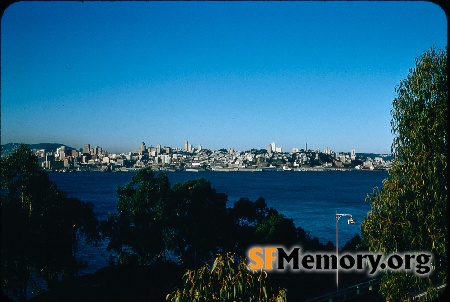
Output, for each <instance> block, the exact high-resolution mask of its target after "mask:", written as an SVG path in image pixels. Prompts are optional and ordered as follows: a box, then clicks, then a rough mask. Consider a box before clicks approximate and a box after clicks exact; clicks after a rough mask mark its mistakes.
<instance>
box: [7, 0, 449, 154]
mask: <svg viewBox="0 0 450 302" xmlns="http://www.w3.org/2000/svg"><path fill="white" fill-rule="evenodd" d="M380 16H382V18H381V17H380ZM411 20H414V22H411ZM1 25H2V26H1V69H2V78H1V81H2V82H1V86H2V89H1V93H2V100H1V102H2V104H1V105H2V106H1V118H2V125H1V126H2V127H1V140H2V144H6V143H12V142H13V143H27V144H34V143H42V142H49V143H50V142H58V143H59V142H61V143H64V144H66V145H68V146H71V147H75V148H80V146H83V144H85V143H91V144H94V145H98V146H102V148H103V149H105V150H108V151H110V152H113V153H120V152H125V151H127V150H135V149H136V148H137V147H138V146H139V143H140V142H142V141H144V142H146V143H147V144H149V145H150V144H153V145H154V146H156V144H161V146H171V147H175V148H180V149H182V148H183V144H184V142H185V141H186V140H189V142H190V143H191V144H192V145H193V146H194V147H195V148H197V146H198V145H202V146H203V148H205V149H214V150H218V149H221V148H226V149H228V148H234V149H235V150H242V151H243V150H250V149H252V148H256V149H266V148H267V146H268V144H270V143H271V142H277V145H279V146H281V147H283V151H290V150H292V148H299V149H302V148H304V147H305V144H306V143H308V147H309V148H310V149H316V148H320V149H321V150H322V149H325V148H327V147H329V148H331V149H332V150H335V151H338V152H344V151H350V150H351V149H356V150H357V151H358V152H362V153H365V152H371V153H390V147H391V142H392V138H393V137H392V134H391V126H390V120H391V116H390V109H391V104H392V101H393V99H394V98H395V96H396V93H395V87H396V86H397V85H398V84H399V83H400V81H401V80H403V79H405V78H406V77H407V75H408V71H409V69H410V68H413V67H414V63H415V61H414V60H415V58H416V57H418V56H420V55H421V54H422V53H423V52H424V51H426V50H427V49H429V48H430V47H432V46H436V47H439V48H445V47H446V45H447V32H446V30H447V23H446V17H445V13H444V12H443V11H442V9H441V8H440V7H439V6H437V5H436V4H433V3H429V2H333V3H330V2H89V1H87V2H57V3H54V2H19V3H14V4H12V5H11V6H10V7H9V8H8V9H7V10H6V11H5V12H4V14H3V18H2V24H1Z"/></svg>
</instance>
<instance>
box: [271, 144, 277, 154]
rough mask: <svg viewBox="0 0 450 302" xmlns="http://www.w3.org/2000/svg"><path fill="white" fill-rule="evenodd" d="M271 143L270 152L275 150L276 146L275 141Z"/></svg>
mask: <svg viewBox="0 0 450 302" xmlns="http://www.w3.org/2000/svg"><path fill="white" fill-rule="evenodd" d="M271 145H272V152H276V151H277V148H276V145H275V142H273V143H271Z"/></svg>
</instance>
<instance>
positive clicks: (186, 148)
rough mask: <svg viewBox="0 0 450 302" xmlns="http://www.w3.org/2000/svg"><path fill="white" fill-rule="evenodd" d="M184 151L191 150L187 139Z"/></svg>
mask: <svg viewBox="0 0 450 302" xmlns="http://www.w3.org/2000/svg"><path fill="white" fill-rule="evenodd" d="M184 151H189V142H188V141H187V140H186V141H185V142H184Z"/></svg>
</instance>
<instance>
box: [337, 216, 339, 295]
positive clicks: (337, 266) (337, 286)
mask: <svg viewBox="0 0 450 302" xmlns="http://www.w3.org/2000/svg"><path fill="white" fill-rule="evenodd" d="M338 221H339V216H338V211H337V210H336V264H337V265H336V291H338V290H339V245H338V244H339V239H338Z"/></svg>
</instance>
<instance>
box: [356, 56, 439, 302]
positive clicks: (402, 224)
mask: <svg viewBox="0 0 450 302" xmlns="http://www.w3.org/2000/svg"><path fill="white" fill-rule="evenodd" d="M447 85H448V82H447V51H446V50H445V51H443V50H437V49H435V48H431V49H430V50H428V51H426V52H425V53H424V54H423V55H421V56H420V57H419V58H417V59H416V65H415V68H413V69H410V70H409V74H408V77H407V78H406V79H404V80H402V81H401V82H400V85H399V86H398V87H397V88H396V93H397V94H398V96H397V97H396V98H395V99H394V101H393V108H392V110H391V115H392V121H391V126H392V133H393V134H394V136H395V137H394V140H393V143H392V153H393V155H394V160H393V164H392V168H391V169H390V170H389V176H388V178H387V179H385V180H384V181H383V187H382V188H381V189H375V190H374V192H373V193H372V194H370V195H368V198H367V199H368V201H369V202H370V212H369V213H368V215H367V217H366V218H365V219H364V221H363V223H362V232H361V233H362V236H363V239H364V241H365V242H366V243H367V244H368V247H369V249H370V250H371V251H373V252H382V253H390V252H406V251H429V252H432V253H433V255H434V267H435V271H434V273H433V274H431V275H429V276H428V277H425V278H424V277H420V276H416V275H414V274H412V273H411V274H409V273H406V272H402V273H393V272H386V273H384V274H383V277H382V283H381V287H380V291H381V293H382V294H383V295H384V296H386V298H387V299H389V300H391V301H402V300H409V299H410V293H411V292H424V291H428V293H429V294H428V295H427V296H428V297H433V295H435V294H436V291H435V290H434V287H435V285H436V284H440V283H446V276H445V272H444V270H445V267H444V266H443V265H441V264H442V263H443V261H444V260H445V259H446V254H447V244H448V241H447V158H446V155H447V147H448V146H447V132H446V130H447V112H448V108H447V97H448V86H447Z"/></svg>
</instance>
